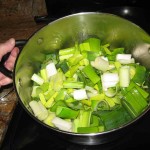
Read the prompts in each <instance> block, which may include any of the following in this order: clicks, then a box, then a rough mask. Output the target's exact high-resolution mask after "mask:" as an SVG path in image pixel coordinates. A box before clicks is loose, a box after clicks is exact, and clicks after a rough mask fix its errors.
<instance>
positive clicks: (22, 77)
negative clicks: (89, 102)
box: [13, 12, 150, 145]
mask: <svg viewBox="0 0 150 150" xmlns="http://www.w3.org/2000/svg"><path fill="white" fill-rule="evenodd" d="M87 37H98V38H100V39H101V40H102V41H103V43H107V42H109V43H110V45H111V46H112V47H124V48H125V50H126V53H132V54H133V56H134V57H135V59H136V60H137V61H138V62H140V63H142V64H143V65H145V66H146V67H147V68H148V69H150V36H149V35H148V34H147V33H146V32H145V31H144V30H143V29H141V28H140V27H139V26H137V25H135V24H134V23H132V22H130V21H128V20H125V19H123V18H120V17H118V16H115V15H112V14H107V13H96V12H87V13H86V12H85V13H78V14H73V15H69V16H66V17H63V18H60V19H58V20H56V21H53V22H51V23H49V24H48V25H46V26H45V27H43V28H42V29H40V30H39V31H37V32H36V33H35V34H33V35H32V36H31V37H30V39H29V40H28V42H27V43H26V44H25V46H24V47H23V49H22V51H21V52H20V54H19V56H18V58H17V60H16V63H15V68H14V72H13V81H14V87H15V90H16V93H17V95H18V98H19V102H20V103H21V105H22V107H23V108H24V109H25V111H26V112H27V113H28V114H29V116H31V117H32V118H33V119H34V120H35V121H36V122H38V123H39V124H41V125H42V126H44V127H45V128H47V129H48V132H49V133H50V136H51V132H53V133H55V134H56V135H58V136H60V137H62V138H64V139H66V140H69V141H71V142H74V143H78V144H85V145H95V144H102V143H106V142H110V141H112V140H115V139H117V138H119V137H120V136H122V135H124V134H125V133H126V132H128V131H129V129H130V128H131V127H133V126H134V125H135V123H136V122H137V121H139V120H140V119H141V118H142V117H143V116H144V115H145V114H146V113H147V112H148V111H149V109H150V108H148V109H147V110H145V111H144V112H143V113H142V114H141V115H140V116H139V117H137V118H136V119H135V120H133V121H132V122H130V123H128V124H126V125H123V126H121V127H120V128H116V129H113V130H111V131H106V132H103V133H93V134H78V133H71V132H65V131H61V130H58V129H55V128H53V127H50V126H47V125H46V124H44V123H42V122H41V121H39V120H38V119H37V118H36V117H35V116H34V115H33V113H32V111H31V109H30V107H29V102H30V101H31V87H32V82H31V80H30V79H31V76H32V74H33V73H34V72H37V71H38V70H39V69H40V64H41V63H42V62H43V60H44V58H45V57H44V55H45V54H47V53H49V52H50V51H57V50H59V49H61V48H65V47H69V46H72V45H73V44H74V42H75V41H78V42H80V41H83V40H84V39H86V38H87Z"/></svg>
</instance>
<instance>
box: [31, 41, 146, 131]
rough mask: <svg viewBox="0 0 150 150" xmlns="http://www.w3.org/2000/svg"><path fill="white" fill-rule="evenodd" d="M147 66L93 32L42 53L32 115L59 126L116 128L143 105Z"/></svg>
mask: <svg viewBox="0 0 150 150" xmlns="http://www.w3.org/2000/svg"><path fill="white" fill-rule="evenodd" d="M147 74H148V71H147V70H146V68H145V67H144V66H142V65H140V64H139V63H137V62H135V60H134V58H132V55H131V54H125V51H124V48H122V47H121V48H115V49H111V48H110V45H109V44H105V45H102V44H101V41H100V39H98V38H88V39H87V40H85V41H83V42H82V43H79V44H77V43H75V45H74V46H73V47H69V48H64V49H60V50H59V51H57V52H55V53H50V54H47V55H46V57H45V61H44V62H43V64H41V69H40V71H39V72H37V73H34V74H33V75H32V77H31V80H32V81H33V87H32V93H31V98H32V100H31V102H30V103H29V105H30V107H31V109H32V111H33V113H34V115H35V117H37V118H38V119H39V120H41V121H43V122H44V123H45V124H47V125H49V126H52V127H55V128H57V129H60V130H64V131H69V132H75V133H97V132H103V131H108V130H111V129H114V128H118V127H120V126H122V125H124V124H127V123H128V122H130V121H131V120H133V119H134V118H136V117H137V116H139V115H140V114H141V113H142V112H143V111H144V110H145V109H146V108H147V107H148V105H149V92H148V89H149V87H148V85H147V84H146V78H147Z"/></svg>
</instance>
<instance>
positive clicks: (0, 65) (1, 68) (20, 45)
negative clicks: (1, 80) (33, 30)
mask: <svg viewBox="0 0 150 150" xmlns="http://www.w3.org/2000/svg"><path fill="white" fill-rule="evenodd" d="M26 43H27V40H16V44H15V46H16V47H18V48H19V50H20V51H21V50H22V48H23V46H24V45H25V44H26ZM9 55H10V53H7V54H6V55H4V56H3V58H2V60H1V62H0V72H1V73H3V74H4V75H5V76H7V77H9V78H11V79H12V75H13V72H12V71H10V70H8V69H7V68H5V66H4V62H5V61H6V60H7V58H8V57H9Z"/></svg>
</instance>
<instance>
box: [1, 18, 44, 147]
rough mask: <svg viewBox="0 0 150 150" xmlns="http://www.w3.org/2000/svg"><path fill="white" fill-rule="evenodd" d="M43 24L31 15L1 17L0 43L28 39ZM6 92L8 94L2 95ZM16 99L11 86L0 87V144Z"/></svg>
mask: <svg viewBox="0 0 150 150" xmlns="http://www.w3.org/2000/svg"><path fill="white" fill-rule="evenodd" d="M43 26H44V24H36V23H35V21H34V18H32V17H18V18H17V17H13V18H11V17H9V18H6V17H4V18H1V21H0V35H1V36H0V43H2V42H4V41H6V40H8V39H9V38H11V37H13V38H15V39H16V40H20V39H28V38H29V37H30V36H31V35H32V34H33V33H34V32H36V31H37V30H39V29H40V28H41V27H43ZM6 93H9V94H8V96H5V97H4V98H1V97H3V96H4V95H5V94H6ZM17 102H18V99H17V96H16V94H15V91H14V89H13V86H10V87H9V86H8V87H6V88H4V89H3V88H1V89H0V145H1V143H2V141H3V139H4V136H5V134H6V132H7V128H8V126H9V123H10V121H11V117H12V115H13V112H14V110H15V107H16V105H17Z"/></svg>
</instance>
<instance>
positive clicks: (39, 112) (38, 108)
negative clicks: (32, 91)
mask: <svg viewBox="0 0 150 150" xmlns="http://www.w3.org/2000/svg"><path fill="white" fill-rule="evenodd" d="M29 106H30V107H31V109H32V111H33V113H34V115H35V117H37V118H38V119H39V120H44V119H46V118H47V116H48V110H47V109H46V108H45V107H44V106H43V105H42V103H41V102H40V101H39V102H37V101H34V100H33V101H31V102H30V103H29Z"/></svg>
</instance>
